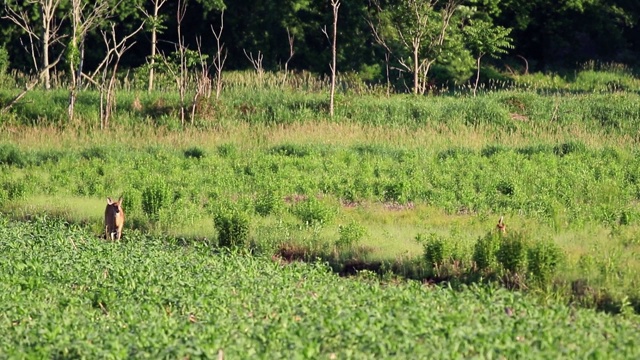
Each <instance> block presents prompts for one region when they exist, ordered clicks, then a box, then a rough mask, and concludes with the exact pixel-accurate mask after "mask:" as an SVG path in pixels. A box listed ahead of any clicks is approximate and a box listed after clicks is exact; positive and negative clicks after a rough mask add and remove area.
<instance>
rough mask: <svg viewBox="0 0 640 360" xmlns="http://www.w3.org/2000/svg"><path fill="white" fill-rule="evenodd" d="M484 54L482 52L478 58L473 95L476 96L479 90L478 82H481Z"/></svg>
mask: <svg viewBox="0 0 640 360" xmlns="http://www.w3.org/2000/svg"><path fill="white" fill-rule="evenodd" d="M482 56H483V54H480V56H478V58H477V59H476V81H475V83H474V84H473V96H474V97H475V96H476V93H477V92H478V83H479V82H480V60H481V59H482Z"/></svg>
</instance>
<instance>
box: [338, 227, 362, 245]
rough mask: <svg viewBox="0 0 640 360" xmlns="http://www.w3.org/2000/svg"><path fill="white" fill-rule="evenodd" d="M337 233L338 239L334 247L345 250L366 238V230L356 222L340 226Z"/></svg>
mask: <svg viewBox="0 0 640 360" xmlns="http://www.w3.org/2000/svg"><path fill="white" fill-rule="evenodd" d="M338 232H339V233H340V238H339V239H338V241H337V242H336V245H337V246H340V247H347V248H350V247H353V246H356V245H358V244H359V243H360V241H361V240H362V238H363V237H365V236H367V229H366V228H365V227H364V226H362V225H360V224H359V223H357V222H356V221H352V222H350V223H349V224H347V225H344V226H342V225H340V227H338Z"/></svg>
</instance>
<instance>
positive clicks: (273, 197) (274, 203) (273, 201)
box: [255, 191, 284, 216]
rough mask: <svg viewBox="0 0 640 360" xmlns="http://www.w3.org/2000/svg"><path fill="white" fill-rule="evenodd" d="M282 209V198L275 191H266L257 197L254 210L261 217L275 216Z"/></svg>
mask: <svg viewBox="0 0 640 360" xmlns="http://www.w3.org/2000/svg"><path fill="white" fill-rule="evenodd" d="M282 208H284V202H283V201H282V197H281V196H279V195H278V193H277V192H275V191H266V192H263V193H260V194H258V195H257V197H256V200H255V210H256V213H258V214H259V215H261V216H267V215H269V214H277V213H278V212H280V211H281V210H282Z"/></svg>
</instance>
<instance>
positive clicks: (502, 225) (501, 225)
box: [496, 216, 507, 234]
mask: <svg viewBox="0 0 640 360" xmlns="http://www.w3.org/2000/svg"><path fill="white" fill-rule="evenodd" d="M496 229H498V231H499V232H501V233H503V234H506V233H507V225H505V223H504V216H500V220H498V225H496Z"/></svg>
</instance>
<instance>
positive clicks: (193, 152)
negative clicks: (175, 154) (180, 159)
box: [184, 146, 204, 159]
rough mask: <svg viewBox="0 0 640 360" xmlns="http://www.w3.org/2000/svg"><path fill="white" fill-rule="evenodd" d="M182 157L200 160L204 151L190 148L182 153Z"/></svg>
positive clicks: (195, 147)
mask: <svg viewBox="0 0 640 360" xmlns="http://www.w3.org/2000/svg"><path fill="white" fill-rule="evenodd" d="M184 157H186V158H194V159H202V158H203V157H204V150H202V149H201V148H199V147H197V146H194V147H190V148H188V149H187V150H185V151H184Z"/></svg>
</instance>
